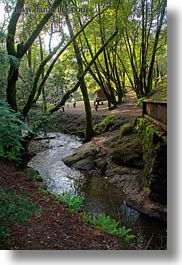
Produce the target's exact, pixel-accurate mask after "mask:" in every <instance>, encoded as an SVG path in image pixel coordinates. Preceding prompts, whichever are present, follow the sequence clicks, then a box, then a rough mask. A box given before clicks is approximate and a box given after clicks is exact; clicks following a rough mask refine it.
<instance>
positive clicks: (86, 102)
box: [66, 14, 94, 141]
mask: <svg viewBox="0 0 182 265" xmlns="http://www.w3.org/2000/svg"><path fill="white" fill-rule="evenodd" d="M66 23H67V26H68V30H69V33H70V36H71V38H72V39H73V47H74V51H75V56H76V60H77V64H78V79H79V78H80V77H81V75H82V73H83V61H82V57H81V53H80V50H79V47H78V44H77V41H76V40H75V39H74V34H73V28H72V25H71V22H70V20H69V17H68V15H67V14H66ZM80 89H81V92H82V96H83V101H84V105H85V112H86V136H85V140H86V141H90V140H91V138H92V136H93V135H94V129H93V124H92V110H91V106H90V101H89V96H88V91H87V86H86V83H85V79H84V77H82V78H81V82H80Z"/></svg>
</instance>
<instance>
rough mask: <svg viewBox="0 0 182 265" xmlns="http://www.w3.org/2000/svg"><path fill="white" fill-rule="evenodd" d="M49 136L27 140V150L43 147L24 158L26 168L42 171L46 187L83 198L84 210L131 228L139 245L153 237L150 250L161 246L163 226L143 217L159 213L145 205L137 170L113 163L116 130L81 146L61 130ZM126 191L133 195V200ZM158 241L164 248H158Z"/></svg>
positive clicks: (139, 175)
mask: <svg viewBox="0 0 182 265" xmlns="http://www.w3.org/2000/svg"><path fill="white" fill-rule="evenodd" d="M48 136H49V137H47V139H42V140H41V137H39V138H38V139H35V140H34V141H33V142H32V143H31V146H30V149H31V150H32V148H33V146H36V148H37V147H38V146H40V147H41V150H42V151H41V152H40V153H38V154H37V155H36V156H35V157H34V158H33V159H32V160H31V161H30V162H29V166H31V167H33V168H34V169H35V170H37V171H38V172H39V173H40V174H41V176H42V178H43V180H44V182H45V183H46V186H47V189H48V190H49V191H51V192H53V193H56V194H59V195H61V194H64V193H65V192H67V191H71V192H72V193H74V194H77V195H82V196H84V197H85V202H84V204H83V207H82V210H83V211H87V212H88V213H90V214H92V215H94V216H97V215H98V214H100V213H102V212H104V213H106V214H108V215H110V216H111V217H113V218H115V219H116V220H118V221H120V222H121V225H125V226H126V227H131V228H132V230H133V233H134V234H136V235H137V237H136V245H137V246H138V248H140V249H142V248H144V247H145V246H146V245H147V242H148V241H149V240H150V238H151V236H152V237H153V242H152V244H153V249H158V248H160V247H161V249H163V248H164V249H165V246H164V245H165V242H166V230H165V229H166V225H165V224H164V223H162V222H161V221H159V220H155V219H153V218H149V217H147V215H148V213H149V215H150V214H151V216H152V217H159V215H156V204H155V208H154V209H153V210H152V207H151V205H152V204H151V202H150V204H148V205H147V202H146V200H145V197H142V195H141V182H140V180H141V170H140V169H134V168H128V167H121V166H118V165H116V164H114V163H113V161H112V159H110V158H111V153H112V151H113V148H114V146H115V143H116V138H117V136H118V131H113V132H112V133H110V132H107V133H105V134H102V135H101V136H97V137H95V138H94V139H93V140H92V141H91V142H89V143H86V144H83V145H82V144H81V142H80V141H79V140H78V139H77V138H75V137H74V136H70V135H65V134H60V133H54V134H52V133H51V134H48ZM48 138H50V139H48ZM38 143H39V144H38ZM43 147H44V148H45V149H44V150H43ZM77 147H78V148H77ZM75 148H76V149H75ZM37 151H38V150H37ZM69 154H70V155H69ZM67 155H69V156H67ZM63 161H64V163H65V164H67V166H65V164H64V163H63ZM138 194H139V195H140V196H141V197H139V195H138ZM131 195H132V196H136V195H137V196H138V197H137V198H136V197H135V200H134V201H133V202H132V201H131V198H133V197H131ZM144 200H145V207H146V208H145V209H146V210H147V211H148V212H143V213H145V214H146V215H142V214H141V212H142V210H141V209H144V207H143V202H144ZM136 201H137V205H136V206H135V205H134V203H135V202H136ZM139 203H141V205H140V204H139ZM129 205H130V206H132V207H129ZM139 206H140V208H138V207H139ZM138 210H139V211H138ZM152 211H153V212H152ZM159 212H160V211H159ZM153 234H154V235H153ZM161 241H163V242H164V245H163V246H159V245H161Z"/></svg>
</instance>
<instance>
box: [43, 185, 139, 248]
mask: <svg viewBox="0 0 182 265" xmlns="http://www.w3.org/2000/svg"><path fill="white" fill-rule="evenodd" d="M40 192H41V193H42V194H43V195H44V196H48V195H49V194H50V193H49V192H48V191H47V190H41V191H40ZM51 196H52V194H51ZM53 197H54V198H55V199H56V200H58V201H60V202H61V203H64V204H66V205H67V206H68V209H67V211H66V213H67V214H73V213H74V212H77V210H79V209H80V207H81V204H82V203H83V201H84V199H85V198H84V197H83V196H78V195H73V194H72V193H71V192H67V193H65V194H64V195H53ZM80 214H81V216H82V218H83V221H84V222H85V223H90V224H93V225H94V226H95V228H96V229H97V230H100V231H105V232H107V233H109V234H111V235H116V236H118V237H119V239H120V241H121V245H122V246H124V245H125V244H126V243H128V242H129V241H130V240H132V239H134V238H135V236H134V235H133V234H131V232H132V229H130V228H126V227H125V226H122V227H119V222H117V221H116V220H114V219H112V218H111V217H110V216H108V215H106V214H105V213H101V214H100V215H98V217H94V216H92V215H90V214H88V213H86V212H80Z"/></svg>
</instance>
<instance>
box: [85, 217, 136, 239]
mask: <svg viewBox="0 0 182 265" xmlns="http://www.w3.org/2000/svg"><path fill="white" fill-rule="evenodd" d="M82 216H83V220H84V221H85V222H89V223H92V224H94V225H96V227H97V229H99V230H101V231H106V232H108V233H109V234H111V235H117V236H118V237H119V238H120V239H121V240H122V241H123V242H124V243H126V242H128V241H129V240H131V239H133V238H134V237H135V236H134V235H132V234H129V233H130V232H131V231H132V230H131V229H126V227H125V226H122V227H118V225H119V222H116V220H114V219H112V218H111V217H110V216H108V215H106V214H104V213H102V214H100V215H99V216H98V217H93V216H91V215H88V214H87V213H83V214H82Z"/></svg>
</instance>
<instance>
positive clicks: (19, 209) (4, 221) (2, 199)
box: [0, 187, 41, 245]
mask: <svg viewBox="0 0 182 265" xmlns="http://www.w3.org/2000/svg"><path fill="white" fill-rule="evenodd" d="M40 212H41V209H40V207H39V206H38V204H37V203H30V202H29V200H28V198H27V196H26V195H19V196H17V195H16V192H15V190H13V189H11V190H9V191H4V190H3V189H2V188H1V187H0V245H1V244H2V243H3V242H4V240H5V239H6V237H7V236H8V235H9V234H10V232H11V229H12V228H14V227H16V226H17V225H19V224H24V223H25V221H26V220H28V219H30V218H31V216H32V214H36V215H39V214H40Z"/></svg>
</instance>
